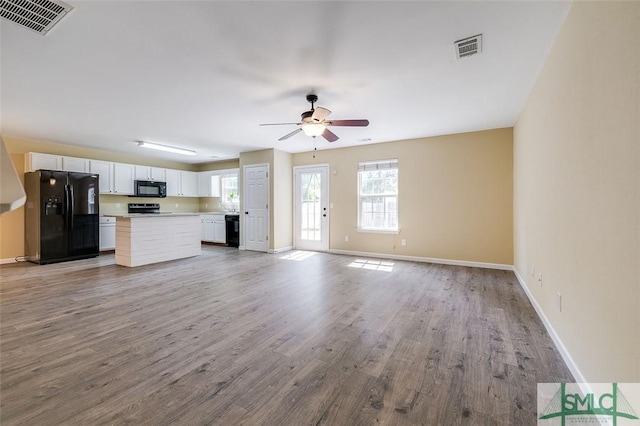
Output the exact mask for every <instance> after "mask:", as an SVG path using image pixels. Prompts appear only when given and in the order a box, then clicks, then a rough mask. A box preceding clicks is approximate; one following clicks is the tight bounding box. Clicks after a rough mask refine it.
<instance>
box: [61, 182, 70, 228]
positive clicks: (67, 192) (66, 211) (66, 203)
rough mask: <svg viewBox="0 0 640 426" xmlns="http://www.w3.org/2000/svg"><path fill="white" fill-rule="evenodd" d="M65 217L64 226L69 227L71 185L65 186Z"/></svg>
mask: <svg viewBox="0 0 640 426" xmlns="http://www.w3.org/2000/svg"><path fill="white" fill-rule="evenodd" d="M63 216H64V219H63V221H62V223H63V225H64V228H65V229H67V228H68V227H69V185H65V186H64V210H63Z"/></svg>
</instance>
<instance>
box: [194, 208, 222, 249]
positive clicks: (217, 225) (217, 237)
mask: <svg viewBox="0 0 640 426" xmlns="http://www.w3.org/2000/svg"><path fill="white" fill-rule="evenodd" d="M200 225H201V231H202V241H205V242H209V243H222V244H224V243H226V242H227V232H226V223H225V219H224V214H206V215H201V216H200Z"/></svg>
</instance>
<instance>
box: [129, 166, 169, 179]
mask: <svg viewBox="0 0 640 426" xmlns="http://www.w3.org/2000/svg"><path fill="white" fill-rule="evenodd" d="M135 178H136V180H152V181H156V182H164V181H165V180H166V170H165V169H163V168H160V167H150V166H135Z"/></svg>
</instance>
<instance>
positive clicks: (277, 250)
mask: <svg viewBox="0 0 640 426" xmlns="http://www.w3.org/2000/svg"><path fill="white" fill-rule="evenodd" d="M290 250H293V246H286V247H280V248H277V249H269V250H268V251H267V253H271V254H274V253H282V252H284V251H290Z"/></svg>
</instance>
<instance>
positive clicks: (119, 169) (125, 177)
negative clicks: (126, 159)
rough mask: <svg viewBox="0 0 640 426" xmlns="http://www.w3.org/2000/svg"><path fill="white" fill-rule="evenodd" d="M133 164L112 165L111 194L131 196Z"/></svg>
mask: <svg viewBox="0 0 640 426" xmlns="http://www.w3.org/2000/svg"><path fill="white" fill-rule="evenodd" d="M133 176H134V166H133V164H123V163H113V193H114V194H119V195H133V180H134V179H133Z"/></svg>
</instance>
